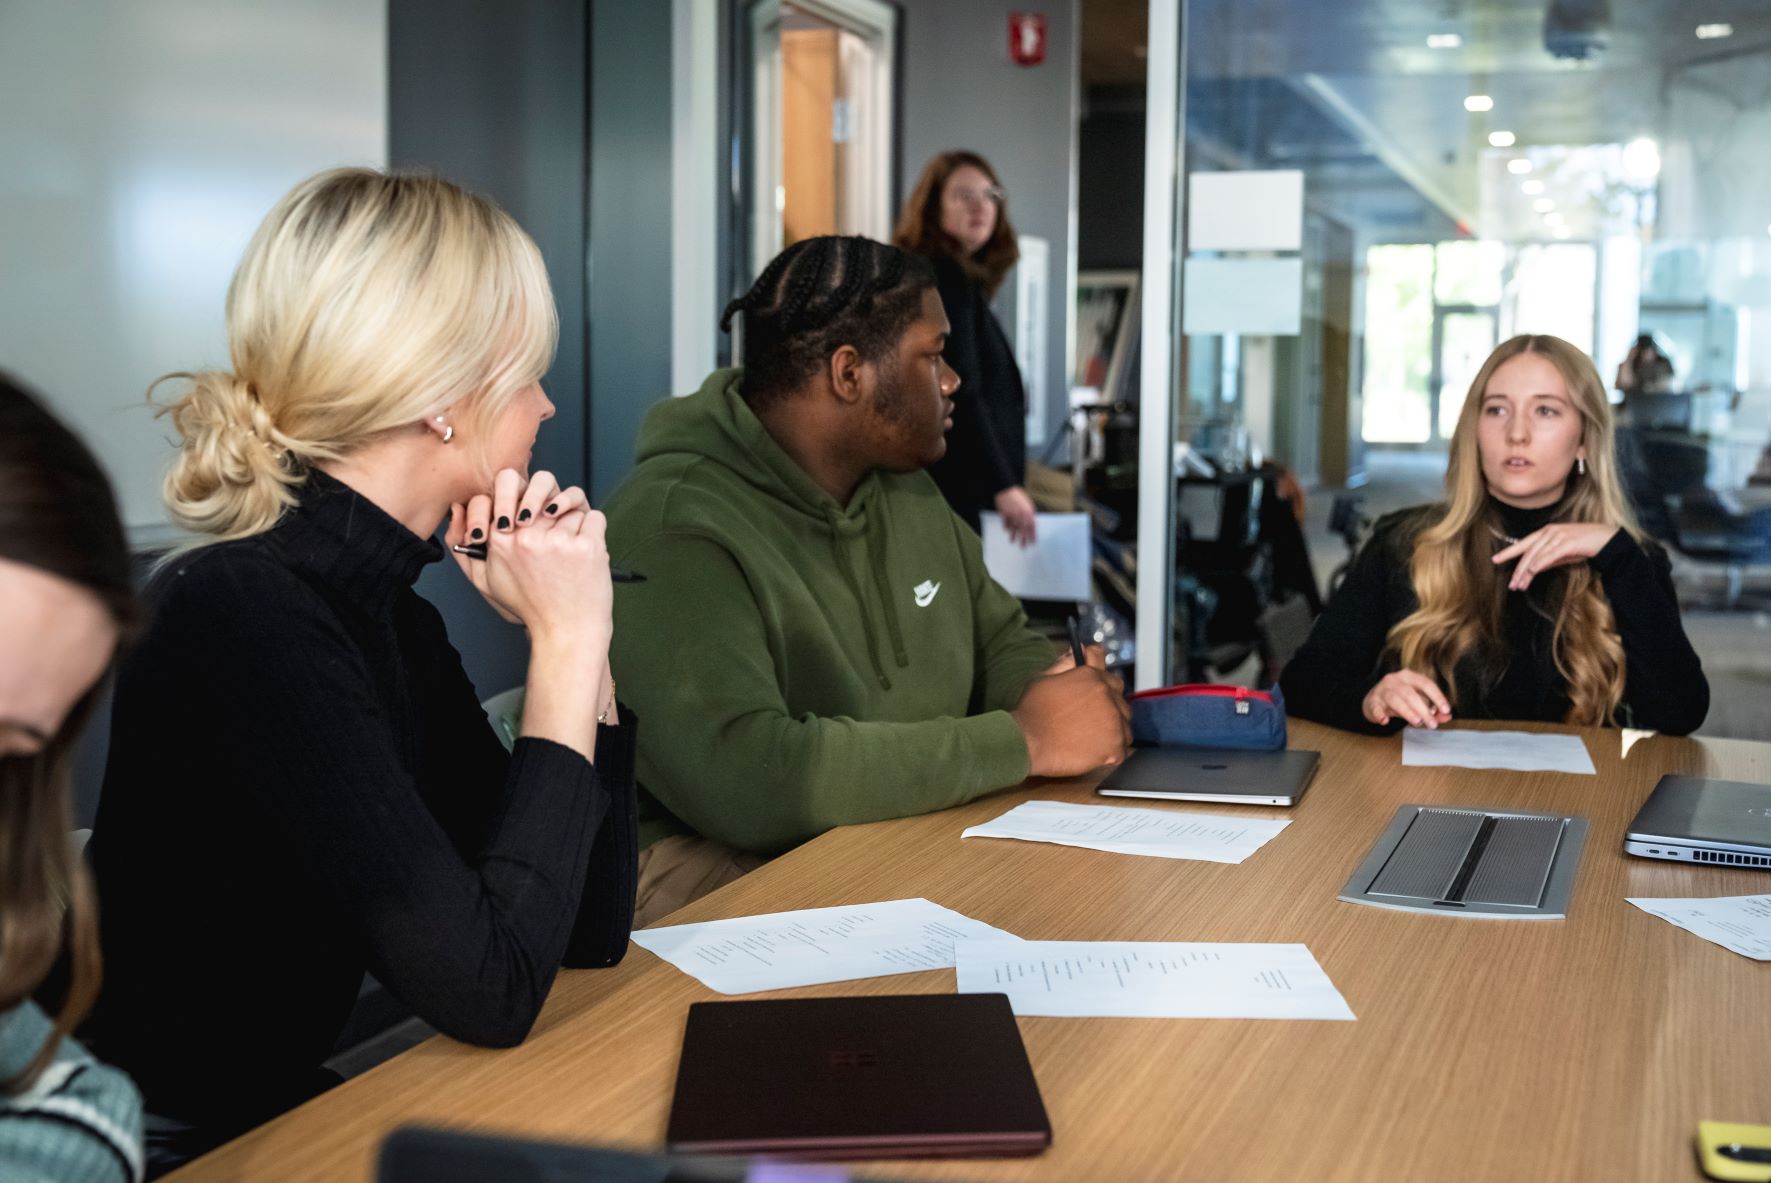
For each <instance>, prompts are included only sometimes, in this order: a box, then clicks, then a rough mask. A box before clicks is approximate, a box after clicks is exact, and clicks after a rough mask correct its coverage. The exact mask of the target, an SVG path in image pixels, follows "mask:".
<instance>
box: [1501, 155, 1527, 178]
mask: <svg viewBox="0 0 1771 1183" xmlns="http://www.w3.org/2000/svg"><path fill="white" fill-rule="evenodd" d="M1507 171H1508V172H1510V173H1512V174H1513V175H1514V176H1516V177H1517V176H1523V175H1524V174H1526V173H1528V172H1530V171H1531V162H1530V161H1529V160H1527V159H1525V158H1524V157H1523V156H1515V157H1513V158H1512V159H1511V160H1509V161H1507Z"/></svg>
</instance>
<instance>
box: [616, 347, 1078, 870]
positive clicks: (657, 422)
mask: <svg viewBox="0 0 1771 1183" xmlns="http://www.w3.org/2000/svg"><path fill="white" fill-rule="evenodd" d="M739 375H740V371H738V370H735V369H734V370H721V371H718V372H716V373H714V374H713V375H711V376H710V377H709V378H708V379H707V382H706V383H705V384H704V385H703V386H702V388H701V390H700V391H699V392H698V393H696V394H693V395H690V396H689V397H687V398H681V399H672V400H669V401H666V402H663V403H660V404H659V405H658V406H656V407H654V408H653V409H652V411H651V412H650V413H649V414H648V415H647V416H646V421H645V425H644V426H643V427H642V428H641V429H640V438H639V455H638V462H639V463H638V467H637V468H636V469H635V470H634V472H633V473H632V475H630V476H629V477H628V478H627V480H625V481H623V482H622V484H621V487H620V488H618V489H616V490H615V492H614V494H613V495H612V496H611V497H610V498H609V502H608V505H607V507H606V508H607V512H608V516H609V550H610V554H611V557H612V559H613V561H614V562H615V563H616V564H617V565H618V566H622V567H629V568H632V569H633V570H636V571H640V572H642V573H644V575H645V576H646V582H645V583H642V584H622V585H619V586H618V587H617V589H616V592H615V642H614V651H613V656H612V662H613V668H614V672H615V678H616V681H617V682H618V683H619V685H620V689H621V699H622V701H623V702H624V703H627V704H630V705H631V706H632V707H633V709H634V711H635V713H636V714H637V715H638V716H639V717H640V718H641V719H643V720H644V725H643V726H642V727H641V728H640V744H639V767H638V779H639V782H640V786H641V789H642V795H641V826H640V842H641V844H642V845H649V844H650V843H652V842H655V841H657V840H658V839H659V838H661V837H664V836H665V835H667V834H671V833H683V832H692V833H699V834H702V835H705V836H706V837H708V838H711V839H713V840H715V841H717V842H721V843H724V844H726V845H727V846H731V847H734V848H736V849H740V850H746V851H752V852H755V853H758V854H767V855H772V854H777V853H779V852H781V851H783V850H786V849H788V848H789V847H792V846H795V845H797V844H799V843H801V842H804V841H806V840H807V839H810V838H813V837H816V836H817V835H819V834H821V833H823V832H824V831H825V830H828V829H830V828H831V827H832V826H840V825H847V824H849V823H852V822H869V821H878V820H880V819H881V818H890V817H905V816H908V815H910V814H917V813H927V812H929V811H931V810H935V809H944V808H946V807H948V806H950V805H957V804H960V803H961V802H964V801H969V800H971V799H972V798H974V797H977V796H980V795H981V794H984V793H987V792H990V791H991V790H992V789H999V788H1003V787H1004V786H1007V785H1012V784H1015V783H1017V782H1018V781H1020V780H1022V779H1024V778H1025V777H1026V776H1027V745H1026V741H1025V740H1024V739H1023V738H1022V736H1021V732H1020V728H1019V727H1018V726H1017V725H1016V724H1015V721H1014V719H1012V718H1011V717H1010V716H1009V714H1008V711H1009V709H1010V708H1012V707H1013V706H1014V705H1015V704H1016V703H1017V702H1019V701H1020V697H1021V692H1022V690H1023V689H1025V688H1026V686H1027V683H1028V682H1029V681H1030V680H1031V679H1032V678H1033V677H1035V676H1036V675H1037V674H1039V673H1040V672H1041V671H1043V670H1044V669H1046V668H1047V667H1048V666H1049V665H1050V664H1051V663H1052V659H1053V652H1052V647H1051V645H1050V644H1048V643H1047V642H1046V641H1045V640H1044V639H1042V638H1041V637H1039V636H1038V635H1037V634H1035V633H1033V632H1031V631H1029V629H1028V628H1027V618H1026V616H1025V615H1024V614H1023V613H1022V611H1021V607H1020V604H1019V603H1017V602H1016V601H1015V599H1014V598H1013V597H1012V596H1010V595H1009V594H1008V592H1006V591H1004V590H1003V589H1002V587H1001V586H999V585H998V584H997V583H996V581H995V580H993V579H991V578H990V576H989V575H988V574H986V573H985V571H984V559H983V552H982V548H981V547H980V545H979V542H978V536H977V535H976V534H974V533H972V531H971V530H970V529H969V528H968V527H967V526H966V525H965V523H964V522H962V521H961V520H960V519H959V518H958V517H956V516H954V514H953V512H952V511H951V510H950V509H948V508H947V503H946V502H945V501H944V500H943V499H942V497H941V493H940V491H939V490H938V489H936V488H935V483H934V482H933V481H932V480H930V479H929V477H928V476H927V475H926V474H924V473H920V472H918V473H912V474H910V475H908V476H898V475H893V474H891V473H885V472H874V473H872V474H870V475H869V476H867V477H866V478H865V479H864V480H863V481H862V482H861V485H860V487H859V488H858V489H856V490H855V494H854V496H853V497H851V498H850V499H849V503H848V505H846V506H843V505H838V504H837V503H836V501H835V500H834V499H833V498H831V496H830V495H829V494H828V493H826V492H824V491H823V490H822V489H821V488H819V487H818V485H817V484H816V483H815V482H814V481H813V480H812V478H811V477H810V476H809V475H808V474H807V473H806V472H805V470H804V469H802V468H800V467H799V465H798V464H797V463H795V462H794V460H793V459H792V458H791V457H789V456H788V455H787V453H786V452H785V451H783V450H782V448H781V446H780V445H779V444H777V443H776V442H775V440H774V438H773V437H772V436H770V435H769V433H768V431H767V430H766V429H764V427H763V425H762V423H761V422H760V421H759V420H758V419H757V417H756V416H755V415H754V414H752V413H751V410H750V408H749V407H748V406H747V405H746V404H745V402H744V400H743V398H741V397H740V396H739V394H738V379H739Z"/></svg>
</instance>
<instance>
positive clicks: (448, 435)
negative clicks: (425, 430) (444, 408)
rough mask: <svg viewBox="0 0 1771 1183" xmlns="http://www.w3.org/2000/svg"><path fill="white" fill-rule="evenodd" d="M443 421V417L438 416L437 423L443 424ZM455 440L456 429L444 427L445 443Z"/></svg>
mask: <svg viewBox="0 0 1771 1183" xmlns="http://www.w3.org/2000/svg"><path fill="white" fill-rule="evenodd" d="M442 421H443V417H442V416H441V415H438V416H437V422H438V423H441V422H442ZM454 438H455V428H454V427H444V428H443V442H444V443H445V444H446V443H448V442H449V441H450V440H452V439H454Z"/></svg>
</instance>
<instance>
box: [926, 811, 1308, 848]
mask: <svg viewBox="0 0 1771 1183" xmlns="http://www.w3.org/2000/svg"><path fill="white" fill-rule="evenodd" d="M1290 824H1291V823H1290V822H1289V821H1286V820H1282V819H1272V818H1255V817H1225V816H1223V815H1221V814H1212V813H1190V812H1177V811H1174V810H1163V809H1123V808H1119V807H1117V806H1112V805H1072V804H1069V803H1067V802H1063V801H1026V802H1023V803H1022V804H1020V805H1017V806H1015V807H1014V808H1013V809H1011V810H1009V811H1008V812H1007V813H1005V814H1003V815H1002V816H1000V817H997V818H992V819H991V820H990V821H987V822H985V823H984V824H983V825H979V826H973V827H971V828H970V829H969V830H966V831H965V832H964V833H963V834H961V835H960V837H962V838H1017V839H1020V840H1021V841H1023V842H1052V843H1056V844H1057V845H1059V846H1081V847H1086V848H1087V849H1089V850H1105V851H1108V852H1110V853H1112V854H1141V855H1149V856H1150V857H1152V858H1184V859H1204V860H1206V861H1208V862H1214V863H1239V862H1241V861H1242V860H1243V859H1245V858H1247V857H1248V856H1249V855H1251V854H1253V853H1254V852H1255V851H1257V850H1259V849H1260V848H1261V847H1262V846H1265V845H1266V844H1267V843H1268V842H1269V841H1271V840H1272V838H1273V837H1274V836H1275V835H1277V834H1278V833H1279V831H1280V830H1283V829H1284V828H1285V827H1286V826H1288V825H1290Z"/></svg>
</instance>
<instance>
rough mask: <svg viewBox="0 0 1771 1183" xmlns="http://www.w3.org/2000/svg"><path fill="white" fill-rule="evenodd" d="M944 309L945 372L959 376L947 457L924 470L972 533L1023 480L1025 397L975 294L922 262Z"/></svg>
mask: <svg viewBox="0 0 1771 1183" xmlns="http://www.w3.org/2000/svg"><path fill="white" fill-rule="evenodd" d="M930 262H931V263H933V264H934V268H935V279H936V281H937V284H938V287H939V290H940V293H941V303H942V304H943V305H945V306H946V309H947V322H948V324H949V325H950V326H951V330H952V331H951V332H949V333H948V335H947V364H948V365H950V366H952V367H953V370H954V372H955V373H956V374H958V375H959V392H958V395H957V397H956V399H955V402H954V405H953V430H952V431H949V432H948V433H947V454H946V455H944V456H942V457H941V458H940V459H939V460H937V461H935V462H934V463H933V464H931V465H930V466H929V475H930V476H932V477H934V478H935V484H937V485H939V486H940V487H941V493H942V495H943V496H945V497H946V498H947V503H948V504H949V505H951V506H952V507H953V509H954V512H956V513H958V514H959V516H960V517H962V518H964V519H965V520H966V521H967V522H969V523H971V527H972V529H974V530H976V529H977V528H978V515H979V513H980V512H982V511H983V510H986V509H993V508H994V502H995V498H996V495H997V494H998V493H1000V492H1002V491H1003V490H1004V489H1009V488H1013V487H1014V486H1016V485H1019V484H1021V483H1023V482H1024V481H1025V480H1026V479H1027V391H1026V388H1025V387H1023V386H1022V385H1021V367H1020V366H1018V365H1016V364H1015V351H1014V348H1013V346H1011V345H1010V344H1009V339H1008V336H1007V335H1006V334H1005V333H1004V332H1003V331H1002V326H1001V325H1000V324H998V323H997V320H996V314H995V313H993V312H991V311H990V302H989V300H987V299H985V297H984V293H983V290H982V289H980V288H979V287H978V285H977V283H976V282H974V281H973V280H972V278H971V277H970V276H968V275H967V274H966V273H965V270H964V269H963V268H962V267H961V266H960V265H959V263H958V262H956V261H955V260H953V259H950V258H947V257H945V256H942V255H933V256H930Z"/></svg>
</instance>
